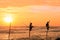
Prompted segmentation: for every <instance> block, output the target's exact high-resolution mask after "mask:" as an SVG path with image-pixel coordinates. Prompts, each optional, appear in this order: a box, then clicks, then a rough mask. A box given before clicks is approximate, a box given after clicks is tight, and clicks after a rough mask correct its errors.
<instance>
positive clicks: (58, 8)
mask: <svg viewBox="0 0 60 40" xmlns="http://www.w3.org/2000/svg"><path fill="white" fill-rule="evenodd" d="M48 11H49V12H60V6H44V5H43V6H39V5H34V6H24V7H6V8H0V12H8V13H12V12H32V13H38V12H48Z"/></svg>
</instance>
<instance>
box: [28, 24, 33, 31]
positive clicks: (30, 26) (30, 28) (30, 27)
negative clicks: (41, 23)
mask: <svg viewBox="0 0 60 40" xmlns="http://www.w3.org/2000/svg"><path fill="white" fill-rule="evenodd" d="M32 28H33V26H32V23H30V25H29V31H31V30H32Z"/></svg>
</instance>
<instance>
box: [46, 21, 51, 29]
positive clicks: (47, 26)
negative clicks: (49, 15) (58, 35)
mask: <svg viewBox="0 0 60 40" xmlns="http://www.w3.org/2000/svg"><path fill="white" fill-rule="evenodd" d="M49 22H50V21H48V22H47V23H46V28H47V30H49Z"/></svg>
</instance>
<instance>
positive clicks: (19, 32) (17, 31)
mask: <svg viewBox="0 0 60 40" xmlns="http://www.w3.org/2000/svg"><path fill="white" fill-rule="evenodd" d="M46 35H47V38H48V40H55V39H56V38H58V37H60V27H50V29H49V30H48V33H47V30H46V28H45V27H34V28H33V29H32V31H30V38H31V39H33V40H37V39H38V40H40V39H41V40H42V39H44V40H46ZM8 36H9V30H6V31H5V30H4V29H3V31H1V30H0V40H8ZM24 38H26V39H27V40H28V39H29V28H28V27H22V28H20V27H19V28H14V29H11V32H10V39H14V40H22V39H24Z"/></svg>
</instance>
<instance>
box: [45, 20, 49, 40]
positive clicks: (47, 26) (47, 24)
mask: <svg viewBox="0 0 60 40" xmlns="http://www.w3.org/2000/svg"><path fill="white" fill-rule="evenodd" d="M46 28H47V31H46V40H48V39H47V38H48V30H49V21H47V23H46Z"/></svg>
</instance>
